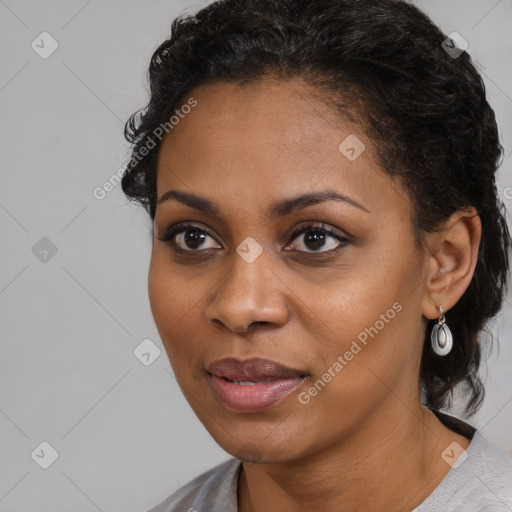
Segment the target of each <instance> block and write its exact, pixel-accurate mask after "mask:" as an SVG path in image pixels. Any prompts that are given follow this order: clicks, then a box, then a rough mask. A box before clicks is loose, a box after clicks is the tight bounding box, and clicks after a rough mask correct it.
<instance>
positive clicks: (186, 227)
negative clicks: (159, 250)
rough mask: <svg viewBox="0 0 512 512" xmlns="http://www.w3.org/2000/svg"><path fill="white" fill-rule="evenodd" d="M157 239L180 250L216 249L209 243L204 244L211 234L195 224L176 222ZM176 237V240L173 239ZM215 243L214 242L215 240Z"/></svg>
mask: <svg viewBox="0 0 512 512" xmlns="http://www.w3.org/2000/svg"><path fill="white" fill-rule="evenodd" d="M157 238H158V240H160V241H161V242H164V243H166V244H168V245H170V246H171V247H173V248H174V249H176V250H178V251H182V252H197V251H196V250H197V249H218V248H220V246H218V244H217V247H215V246H212V245H211V243H210V245H204V244H205V240H207V239H208V238H211V239H213V240H215V239H214V238H213V236H212V235H211V234H210V233H209V232H208V231H207V230H206V229H203V228H200V227H198V226H197V225H196V224H177V225H175V226H171V227H170V228H169V229H168V230H167V231H165V232H164V234H163V235H162V236H161V237H157ZM175 239H176V240H175ZM215 243H216V242H215Z"/></svg>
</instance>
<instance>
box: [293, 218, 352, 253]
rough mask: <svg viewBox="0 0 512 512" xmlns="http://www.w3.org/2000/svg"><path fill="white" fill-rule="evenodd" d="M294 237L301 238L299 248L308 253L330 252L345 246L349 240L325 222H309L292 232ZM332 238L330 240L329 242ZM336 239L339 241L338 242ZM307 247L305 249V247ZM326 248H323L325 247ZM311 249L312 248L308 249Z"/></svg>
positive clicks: (300, 250)
mask: <svg viewBox="0 0 512 512" xmlns="http://www.w3.org/2000/svg"><path fill="white" fill-rule="evenodd" d="M291 236H292V239H294V240H295V239H299V240H300V242H299V243H298V244H297V246H298V248H297V250H298V251H299V252H306V253H310V254H311V253H329V252H334V251H337V250H338V249H341V248H343V247H345V245H347V244H348V243H349V240H348V239H347V238H346V237H344V236H342V235H341V234H338V233H337V232H336V231H335V230H334V229H333V228H331V227H329V226H327V225H325V224H322V223H320V224H309V225H307V226H302V227H301V228H299V229H297V230H295V231H294V232H293V233H292V235H291ZM329 239H330V242H329ZM336 241H337V242H338V243H336ZM304 248H305V249H304ZM325 248H327V249H326V250H321V249H325ZM308 249H310V250H308Z"/></svg>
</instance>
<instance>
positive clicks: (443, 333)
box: [430, 306, 453, 356]
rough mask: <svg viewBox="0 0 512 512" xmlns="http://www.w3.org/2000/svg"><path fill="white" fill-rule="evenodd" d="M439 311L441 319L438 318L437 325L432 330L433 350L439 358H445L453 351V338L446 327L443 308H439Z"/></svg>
mask: <svg viewBox="0 0 512 512" xmlns="http://www.w3.org/2000/svg"><path fill="white" fill-rule="evenodd" d="M437 309H439V317H438V318H437V324H436V325H434V328H433V329H432V334H431V335H430V342H431V344H432V350H433V351H434V352H435V353H436V354H437V355H438V356H445V355H446V354H448V353H449V352H450V350H451V349H452V346H453V337H452V332H451V331H450V329H449V327H448V326H447V325H446V319H445V317H444V310H443V306H437Z"/></svg>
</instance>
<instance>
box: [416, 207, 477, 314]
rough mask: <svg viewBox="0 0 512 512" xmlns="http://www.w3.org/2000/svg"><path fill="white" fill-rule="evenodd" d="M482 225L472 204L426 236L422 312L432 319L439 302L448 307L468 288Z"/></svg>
mask: <svg viewBox="0 0 512 512" xmlns="http://www.w3.org/2000/svg"><path fill="white" fill-rule="evenodd" d="M481 231H482V226H481V222H480V217H479V216H478V212H477V211H476V209H475V208H474V207H469V208H467V209H464V210H459V211H457V212H455V213H454V214H452V215H451V216H450V218H449V219H448V220H447V221H446V222H445V224H444V227H443V229H442V231H440V232H435V233H432V234H430V235H429V236H428V237H427V250H428V255H427V259H426V267H425V268H426V272H425V287H424V288H425V295H424V300H423V308H422V309H423V310H422V314H423V316H425V317H426V318H429V319H434V318H437V317H438V316H439V313H438V310H437V308H438V306H439V305H442V306H443V308H444V310H445V311H448V310H449V309H451V308H452V307H453V306H454V305H455V304H456V303H457V302H458V300H459V299H460V298H461V297H462V295H463V294H464V292H465V291H466V289H467V288H468V286H469V284H470V283H471V280H472V278H473V274H474V271H475V267H476V263H477V261H478V249H479V245H480V238H481Z"/></svg>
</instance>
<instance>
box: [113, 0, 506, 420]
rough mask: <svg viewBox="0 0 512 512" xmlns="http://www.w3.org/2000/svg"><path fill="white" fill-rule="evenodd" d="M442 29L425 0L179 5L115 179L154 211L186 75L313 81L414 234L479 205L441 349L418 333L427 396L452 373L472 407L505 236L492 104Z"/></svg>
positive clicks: (445, 396)
mask: <svg viewBox="0 0 512 512" xmlns="http://www.w3.org/2000/svg"><path fill="white" fill-rule="evenodd" d="M445 41H448V42H451V41H450V40H449V39H448V40H447V36H446V35H445V34H444V33H443V32H442V31H441V30H440V29H439V28H438V27H437V26H436V25H435V24H434V23H433V22H432V21H431V19H430V18H429V17H428V16H427V15H426V14H425V13H423V12H422V11H421V10H420V9H418V8H417V7H415V6H413V5H411V4H408V3H406V2H405V1H401V0H309V1H297V0H219V1H215V2H213V3H211V4H209V5H208V6H206V7H204V8H203V9H202V10H200V11H199V12H198V13H196V14H195V15H190V14H185V13H183V14H181V15H180V16H178V17H177V18H176V19H175V20H174V21H173V23H172V27H171V35H170V38H169V39H167V40H166V41H164V42H163V43H162V44H161V45H160V46H159V47H158V48H157V50H156V51H155V52H154V54H153V56H152V58H151V63H150V66H149V82H150V92H151V96H150V100H149V103H148V105H147V106H146V107H145V108H143V109H141V110H139V111H137V112H135V113H134V114H133V115H132V116H131V117H130V119H129V120H128V122H127V123H126V126H125V137H126V139H127V140H128V141H129V142H130V143H131V155H130V160H129V163H128V165H127V168H126V171H125V174H124V176H123V178H122V188H123V191H124V192H125V194H126V195H127V196H128V198H129V199H130V200H134V201H136V202H138V203H139V204H141V205H142V206H143V207H144V208H145V209H146V211H147V212H148V213H149V215H150V216H151V218H152V219H154V217H155V211H156V200H157V195H156V194H157V189H156V173H157V168H156V162H157V156H158V151H159V147H160V141H161V137H158V136H155V134H160V132H162V129H161V128H160V131H159V127H162V126H165V127H166V128H165V131H166V132H168V131H169V127H170V124H169V119H170V118H171V116H172V115H173V113H174V112H175V111H176V109H177V108H178V107H179V106H180V105H182V104H183V102H184V100H185V99H186V98H187V97H188V96H189V95H190V93H191V91H192V90H193V89H194V88H196V87H198V86H200V85H203V84H208V83H213V82H215V81H230V82H234V83H237V84H240V85H243V84H246V83H250V82H253V81H257V80H260V79H263V78H265V77H267V76H277V77H278V78H280V79H282V80H287V79H292V78H301V79H303V80H306V81H307V82H308V83H309V84H312V85H315V86H317V87H318V90H319V91H322V93H323V97H324V98H325V101H326V102H328V103H329V104H330V106H331V108H333V109H334V108H336V109H337V111H339V112H340V113H343V115H344V116H345V119H346V116H349V119H351V120H352V121H356V122H358V123H359V124H360V125H361V126H362V127H363V129H364V130H365V132H366V134H367V135H368V136H369V137H370V139H372V140H373V142H374V144H375V146H376V149H377V154H378V158H379V160H380V163H381V166H382V169H383V170H384V171H385V172H387V173H388V174H389V175H391V176H394V177H397V178H398V179H399V180H401V183H402V184H403V185H404V186H405V187H406V189H407V190H408V192H409V194H410V196H411V198H412V200H413V204H414V215H413V225H414V229H415V233H416V241H417V242H418V243H419V245H420V246H422V244H423V242H424V236H425V234H427V233H429V232H433V231H436V230H438V229H441V228H442V225H443V222H444V221H446V220H447V219H448V217H449V216H450V215H451V214H452V213H454V212H456V211H458V210H461V209H464V208H465V207H468V206H474V207H475V208H476V210H477V212H478V215H479V216H480V220H481V224H482V237H481V242H480V246H479V252H478V261H477V264H476V268H475V272H474V275H473V278H472V281H471V283H470V285H469V286H468V288H467V290H466V291H465V293H464V294H463V296H462V297H461V298H460V300H459V301H458V302H457V304H456V305H455V306H454V307H453V308H452V309H451V310H450V311H449V312H448V313H447V314H446V319H447V323H448V325H449V327H450V329H451V330H452V332H453V333H454V339H455V342H454V346H453V349H452V351H451V352H450V354H448V355H447V356H444V357H440V356H437V355H436V354H435V353H434V352H433V351H432V349H431V347H430V343H427V342H425V343H424V348H423V354H422V362H421V370H420V381H421V386H422V391H423V393H424V400H425V403H426V405H427V406H428V407H430V408H432V409H437V410H438V409H441V408H445V407H447V406H449V407H451V405H452V398H453V391H454V390H455V387H456V386H458V385H459V384H461V385H464V386H465V389H466V391H467V393H468V394H467V397H468V398H467V402H466V407H465V414H466V416H471V415H473V414H474V413H475V412H476V411H477V410H478V409H479V408H480V406H481V404H482V402H483V397H484V387H483V384H482V381H481V379H480V378H479V375H478V370H479V366H480V361H481V358H482V355H483V352H482V347H483V343H484V340H483V339H479V337H480V336H479V335H480V333H481V332H482V331H483V330H484V328H485V324H486V322H487V321H488V320H489V319H491V318H492V317H493V316H495V315H496V314H497V313H498V312H499V311H500V309H501V307H502V303H503V300H504V295H505V293H506V287H507V278H508V268H509V267H508V265H509V251H510V246H511V238H510V234H509V231H508V227H507V223H506V210H505V206H504V204H503V202H502V201H501V200H500V198H499V196H498V193H497V189H496V183H495V174H496V171H497V169H498V167H499V165H500V163H501V159H502V157H503V147H502V145H501V144H500V140H499V136H498V129H497V125H496V120H495V115H494V111H493V110H492V108H491V107H490V106H489V104H488V102H487V100H486V91H485V86H484V83H483V80H482V78H481V76H480V74H479V73H478V71H477V70H476V68H475V66H474V64H473V63H472V59H471V57H470V55H469V54H468V53H467V52H466V51H464V52H462V53H460V52H458V53H460V55H457V54H454V53H453V52H452V53H449V52H448V51H447V46H446V42H445ZM443 42H445V43H444V44H443ZM451 45H452V46H453V44H451ZM155 139H156V140H155ZM149 141H151V142H152V144H151V149H148V148H149V147H150V146H149V144H148V142H149ZM433 325H434V322H430V323H429V325H428V328H427V329H426V333H425V340H429V337H430V332H431V330H432V327H433Z"/></svg>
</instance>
